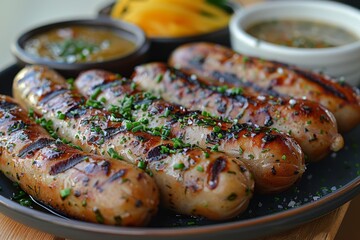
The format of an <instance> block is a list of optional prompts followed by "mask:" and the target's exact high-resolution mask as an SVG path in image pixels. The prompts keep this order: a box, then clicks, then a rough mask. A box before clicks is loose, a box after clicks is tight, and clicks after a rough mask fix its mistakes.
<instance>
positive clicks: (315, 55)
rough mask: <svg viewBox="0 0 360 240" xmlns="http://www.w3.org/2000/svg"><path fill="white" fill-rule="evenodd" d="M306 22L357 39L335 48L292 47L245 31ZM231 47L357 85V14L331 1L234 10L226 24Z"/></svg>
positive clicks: (359, 50) (359, 21)
mask: <svg viewBox="0 0 360 240" xmlns="http://www.w3.org/2000/svg"><path fill="white" fill-rule="evenodd" d="M281 19H284V20H288V19H293V20H310V21H314V22H323V23H328V24H331V25H334V26H336V27H340V28H344V29H346V30H348V31H349V32H351V33H352V34H354V35H355V36H356V37H357V38H358V39H359V40H358V41H355V42H353V43H349V44H346V45H342V46H337V47H328V48H294V47H287V46H281V45H277V44H273V43H269V42H265V41H261V40H259V39H257V38H255V37H253V36H251V35H250V34H248V33H247V32H246V31H245V29H247V28H248V27H250V26H252V25H253V24H255V23H258V22H262V21H266V20H281ZM230 40H231V46H232V48H233V49H234V50H235V51H237V52H239V53H242V54H245V55H251V56H255V57H260V58H264V59H268V60H274V61H279V62H283V63H288V64H292V65H297V66H299V67H302V68H305V69H310V70H314V71H318V72H322V73H324V74H326V75H329V76H332V77H337V78H340V79H341V80H345V81H346V82H348V83H350V84H352V85H358V84H359V83H360V70H359V67H360V11H359V10H358V9H355V8H353V7H350V6H347V5H344V4H341V3H336V2H332V1H277V2H264V3H260V4H256V5H253V6H250V7H248V8H244V9H241V10H239V11H237V12H236V13H235V14H234V15H233V17H232V19H231V21H230Z"/></svg>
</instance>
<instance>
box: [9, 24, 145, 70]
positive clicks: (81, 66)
mask: <svg viewBox="0 0 360 240" xmlns="http://www.w3.org/2000/svg"><path fill="white" fill-rule="evenodd" d="M67 26H87V27H92V28H101V29H110V30H112V31H114V32H115V33H117V34H119V35H120V36H122V37H124V38H126V39H127V40H130V41H132V42H133V43H135V49H134V51H132V52H131V53H129V54H128V55H125V56H119V57H117V58H112V59H109V60H104V61H99V62H84V63H83V62H82V63H65V62H57V61H54V60H49V59H45V58H42V57H38V56H34V55H32V54H30V53H28V52H26V51H25V50H24V46H25V43H26V42H27V41H28V40H29V39H30V38H32V37H34V36H36V35H38V34H41V33H44V32H47V31H49V30H52V29H54V28H61V27H67ZM148 51H149V41H148V39H147V38H146V36H145V33H144V32H143V31H142V30H141V29H140V28H139V27H137V26H135V25H133V24H129V23H126V22H123V21H114V20H112V19H109V18H106V19H105V18H97V19H81V20H70V21H64V22H55V23H51V24H47V25H43V26H40V27H36V28H33V29H31V30H29V31H27V32H25V33H23V34H22V35H21V36H20V37H19V38H18V39H17V40H16V42H15V43H14V44H13V45H12V52H13V54H14V55H15V57H16V59H17V63H18V64H19V65H20V66H25V65H28V64H41V65H46V66H49V67H51V68H53V69H54V70H56V71H58V72H59V73H61V74H62V75H64V76H67V77H68V76H76V75H77V74H79V73H80V72H81V71H84V70H88V69H94V68H100V69H104V70H109V71H113V72H116V73H121V74H123V75H125V76H127V75H129V74H131V72H132V71H133V68H134V67H135V66H136V65H139V64H141V63H143V62H145V61H146V60H147V57H148Z"/></svg>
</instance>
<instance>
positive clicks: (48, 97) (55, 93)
mask: <svg viewBox="0 0 360 240" xmlns="http://www.w3.org/2000/svg"><path fill="white" fill-rule="evenodd" d="M67 91H70V90H68V89H65V88H61V89H58V90H55V91H53V92H51V93H49V94H47V95H45V96H44V97H43V98H42V99H41V100H40V101H39V104H40V105H43V104H46V103H47V102H49V101H50V100H51V99H53V98H55V97H56V96H59V95H60V94H63V93H65V92H67Z"/></svg>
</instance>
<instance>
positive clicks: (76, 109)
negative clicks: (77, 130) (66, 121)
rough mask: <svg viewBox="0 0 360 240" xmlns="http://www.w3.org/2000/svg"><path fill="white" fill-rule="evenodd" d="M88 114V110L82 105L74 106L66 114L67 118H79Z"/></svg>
mask: <svg viewBox="0 0 360 240" xmlns="http://www.w3.org/2000/svg"><path fill="white" fill-rule="evenodd" d="M86 113H87V110H86V109H85V108H83V106H81V105H80V104H78V105H75V106H73V107H72V108H70V109H69V111H67V112H66V113H65V116H66V117H67V118H79V117H81V116H83V115H85V114H86Z"/></svg>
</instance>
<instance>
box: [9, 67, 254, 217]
mask: <svg viewBox="0 0 360 240" xmlns="http://www.w3.org/2000/svg"><path fill="white" fill-rule="evenodd" d="M13 90H14V91H13V94H14V96H16V98H17V99H20V100H21V102H22V104H24V105H25V106H27V107H31V108H33V109H34V111H35V112H36V113H37V114H39V115H42V116H43V117H44V118H45V119H48V120H51V121H52V124H53V129H54V130H55V132H56V134H58V135H59V136H61V137H63V138H65V139H68V140H70V141H71V142H72V143H73V144H75V145H78V146H80V147H81V148H82V149H83V150H84V151H87V152H92V153H96V154H101V155H110V156H111V157H113V158H118V159H124V160H126V161H128V162H131V163H133V164H136V165H138V166H141V167H143V166H144V165H146V164H147V167H148V169H150V170H151V172H152V173H153V177H154V179H155V181H156V183H157V185H158V186H159V189H160V194H161V201H162V206H164V207H166V208H169V209H171V210H174V211H176V212H178V213H182V214H188V215H190V214H191V215H200V216H203V217H207V218H210V219H214V220H220V219H227V218H231V217H234V216H236V215H238V214H240V213H241V212H242V211H244V210H245V209H246V207H247V205H248V203H249V200H250V198H251V196H252V192H253V188H254V182H253V180H252V178H251V174H250V172H249V171H248V170H247V168H246V166H245V165H244V164H243V163H242V162H241V161H239V160H237V159H235V158H231V157H228V156H226V155H224V154H222V153H209V157H208V158H206V157H205V156H206V154H205V152H204V151H203V150H201V149H199V148H190V147H189V148H179V149H175V148H174V144H173V142H172V141H169V140H162V139H161V138H160V137H159V136H153V135H150V134H148V133H146V132H144V131H142V130H140V129H137V130H135V129H134V128H131V129H130V126H129V125H131V124H129V123H128V122H126V121H123V120H121V121H119V119H114V116H112V115H111V114H110V113H108V112H107V111H105V110H103V109H96V108H95V107H94V106H93V107H87V106H86V105H85V103H84V99H83V98H82V97H80V96H78V95H77V94H76V92H74V91H72V90H69V89H68V88H67V85H66V82H65V80H64V79H63V78H62V77H61V76H60V75H58V74H57V73H56V72H54V71H52V70H50V69H48V68H46V67H42V66H31V67H27V68H24V69H23V70H22V71H21V72H20V73H19V74H18V75H17V76H16V78H15V81H14V86H13ZM60 116H61V117H60ZM115 118H116V116H115Z"/></svg>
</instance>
